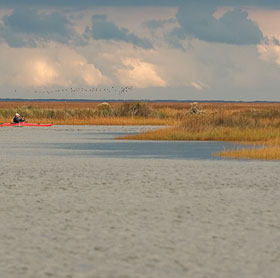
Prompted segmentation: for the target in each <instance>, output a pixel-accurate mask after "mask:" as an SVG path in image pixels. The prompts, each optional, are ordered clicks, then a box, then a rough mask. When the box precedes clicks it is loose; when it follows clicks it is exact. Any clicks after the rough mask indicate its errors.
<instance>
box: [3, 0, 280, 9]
mask: <svg viewBox="0 0 280 278" xmlns="http://www.w3.org/2000/svg"><path fill="white" fill-rule="evenodd" d="M182 2H185V3H192V2H199V3H202V4H203V3H207V2H210V1H209V0H183V1H182V0H172V1H170V0H118V1H116V0H79V1H77V0H25V1H22V0H0V5H1V4H2V5H44V6H83V5H84V6H125V5H129V6H143V5H145V6H146V5H150V6H155V5H157V6H163V5H166V6H174V5H178V4H180V3H182ZM211 2H213V3H215V4H217V5H225V4H226V5H235V4H236V5H259V6H271V7H275V8H276V7H280V3H279V0H211Z"/></svg>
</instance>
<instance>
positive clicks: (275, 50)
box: [258, 43, 280, 65]
mask: <svg viewBox="0 0 280 278" xmlns="http://www.w3.org/2000/svg"><path fill="white" fill-rule="evenodd" d="M258 52H259V54H260V58H261V59H262V60H264V61H267V62H272V63H276V64H278V65H280V46H279V45H275V44H273V43H268V44H261V45H258Z"/></svg>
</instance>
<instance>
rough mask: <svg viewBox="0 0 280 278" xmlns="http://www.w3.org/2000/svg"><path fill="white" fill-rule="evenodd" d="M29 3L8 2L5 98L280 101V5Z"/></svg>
mask: <svg viewBox="0 0 280 278" xmlns="http://www.w3.org/2000/svg"><path fill="white" fill-rule="evenodd" d="M22 2H23V1H16V0H9V1H4V0H0V98H10V97H11V98H12V97H21V98H49V97H52V98H65V97H66V98H92V99H104V98H113V99H115V98H120V97H123V98H140V99H198V100H200V99H201V100H203V99H207V100H215V99H220V100H277V101H280V94H279V92H280V82H279V81H280V78H279V76H280V4H279V1H273V0H267V1H261V0H259V1H258V0H255V1H253V0H244V1H238V0H236V1H233V0H228V1H226V0H224V1H221V0H213V1H206V0H202V1H194V0H185V1H183V0H174V1H172V2H171V1H164V0H161V1H159V0H150V1H146V0H142V1H140V0H134V1H132V0H115V1H113V0H107V1H106V0H103V1H98V0H96V1H89V0H80V1H74V0H68V1H66V0H56V1H46V0H36V1H35V0H25V1H24V3H22ZM170 2H171V3H172V5H171V4H170ZM209 2H210V3H209ZM113 86H115V87H121V86H132V87H133V90H132V91H130V93H129V94H127V95H121V96H120V95H118V94H117V95H116V94H114V93H112V94H110V95H102V94H94V95H93V94H77V93H75V94H74V93H69V92H68V93H66V91H65V90H64V91H63V92H64V93H61V92H62V90H61V91H60V93H58V92H57V91H56V90H57V89H66V88H71V87H73V88H82V87H83V88H92V87H95V88H96V87H98V88H106V87H113ZM46 91H49V92H52V93H51V94H50V95H46V93H45V92H46Z"/></svg>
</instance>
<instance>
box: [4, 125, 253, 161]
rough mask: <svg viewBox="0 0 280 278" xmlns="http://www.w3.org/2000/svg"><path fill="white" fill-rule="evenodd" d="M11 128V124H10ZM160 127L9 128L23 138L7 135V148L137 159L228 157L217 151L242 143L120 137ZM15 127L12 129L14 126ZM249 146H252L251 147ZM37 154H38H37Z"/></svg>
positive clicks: (9, 133) (232, 147) (18, 150)
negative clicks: (216, 154)
mask: <svg viewBox="0 0 280 278" xmlns="http://www.w3.org/2000/svg"><path fill="white" fill-rule="evenodd" d="M9 128H10V127H9ZM155 128H159V127H143V126H129V127H125V126H124V127H123V126H93V127H90V126H82V127H74V126H73V127H69V126H56V127H51V128H47V129H46V128H44V129H40V130H39V129H38V128H37V129H36V130H34V128H33V129H32V128H27V127H24V128H15V129H13V130H7V129H8V128H5V130H4V132H3V129H2V132H3V133H5V132H7V134H8V136H11V135H12V134H14V136H17V137H18V139H19V140H20V141H19V142H18V143H16V144H13V145H10V142H9V141H10V139H9V138H7V142H6V144H8V145H6V148H7V146H9V145H10V148H11V149H17V152H18V153H19V152H20V150H26V149H29V150H30V149H36V148H37V149H40V152H38V153H37V155H42V152H43V151H44V150H45V151H46V152H47V153H53V154H54V155H67V156H73V155H80V156H98V157H106V158H110V157H111V158H133V159H215V160H217V159H225V158H221V157H218V156H214V155H213V154H215V153H218V152H220V151H222V150H225V149H229V148H230V149H234V148H238V147H241V146H240V145H234V144H229V143H225V142H199V141H197V142H184V141H175V142H174V141H127V140H116V139H115V138H116V137H120V136H123V135H127V134H135V133H137V132H141V131H144V130H151V129H155ZM10 129H11V128H10ZM247 147H248V146H247ZM35 155H36V153H35Z"/></svg>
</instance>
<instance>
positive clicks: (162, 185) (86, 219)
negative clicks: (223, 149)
mask: <svg viewBox="0 0 280 278" xmlns="http://www.w3.org/2000/svg"><path fill="white" fill-rule="evenodd" d="M59 129H60V128H53V129H49V130H47V129H42V130H40V131H39V130H38V129H36V130H35V129H21V128H20V129H17V128H13V129H8V128H5V129H0V141H1V147H0V198H1V202H0V223H1V226H0V273H1V278H11V277H13V278H14V277H20V278H33V277H34V278H35V277H36V278H40V277H75V278H76V277H102V278H103V277H104V278H105V277H106V278H107V277H163V278H165V277H166V278H167V277H168V278H169V277H192V278H196V277H199V278H200V277H205V278H206V277H207V278H209V277H213V278H219V277H227V278H230V277H234V278H236V277H246V278H247V277H252V278H253V277H254V278H257V277H262V278H263V277H269V278H273V277H275V278H276V277H277V278H278V277H280V202H279V199H280V190H279V186H280V183H279V178H280V173H279V163H278V162H263V161H234V160H210V159H209V160H191V159H186V160H184V159H181V160H176V159H156V158H150V159H135V158H116V157H102V156H95V155H86V153H83V152H80V151H77V150H67V149H61V148H51V147H50V146H49V145H48V143H49V142H52V143H54V142H59V143H61V142H72V143H74V142H80V143H81V142H89V141H92V140H95V141H98V140H104V138H103V139H98V132H100V131H102V128H101V127H100V128H99V129H97V130H96V129H95V130H92V129H91V128H90V127H89V128H87V129H83V128H81V129H79V128H77V127H73V128H71V127H67V128H66V127H65V129H64V133H62V134H63V136H55V134H59V133H58V131H59ZM127 129H129V127H128V128H127ZM104 130H107V128H104V129H103V131H102V132H103V133H104ZM116 130H117V128H116V127H115V128H114V132H116ZM131 131H133V129H131ZM79 132H80V133H79ZM94 132H95V135H94V137H95V139H92V134H93V133H94ZM78 133H79V134H83V135H85V134H87V135H88V136H87V137H85V136H80V137H79V136H78V137H77V136H76V135H75V136H76V137H75V136H72V137H71V136H70V135H71V134H72V135H73V134H78ZM67 134H68V135H67ZM103 137H104V135H103ZM109 137H110V136H109V135H108V138H109ZM96 138H97V139H96ZM20 142H21V143H22V145H21V146H20V145H19V143H20ZM35 143H36V144H35ZM16 146H17V147H16ZM32 146H33V147H32Z"/></svg>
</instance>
